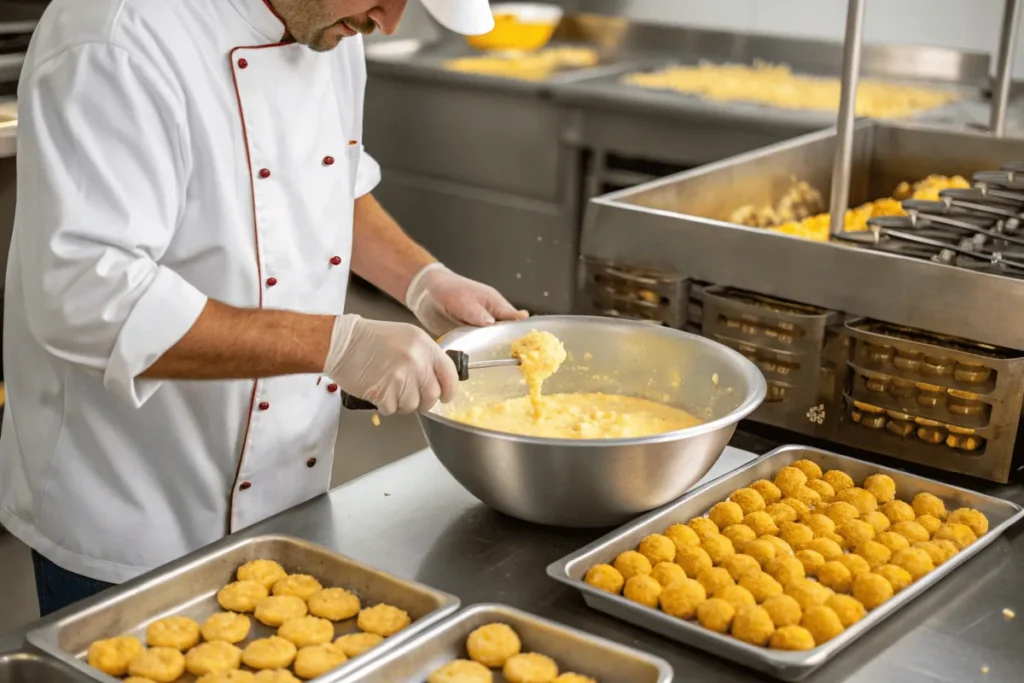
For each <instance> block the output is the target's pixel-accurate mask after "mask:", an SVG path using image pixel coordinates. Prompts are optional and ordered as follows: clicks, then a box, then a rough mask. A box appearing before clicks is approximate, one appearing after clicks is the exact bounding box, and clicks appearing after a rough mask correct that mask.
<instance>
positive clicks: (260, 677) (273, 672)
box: [252, 669, 299, 683]
mask: <svg viewBox="0 0 1024 683" xmlns="http://www.w3.org/2000/svg"><path fill="white" fill-rule="evenodd" d="M252 683H299V679H298V678H296V677H295V675H294V674H293V673H292V672H291V671H289V670H288V669H263V670H262V671H257V672H256V676H254V677H253V679H252Z"/></svg>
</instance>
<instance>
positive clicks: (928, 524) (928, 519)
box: [914, 515, 942, 536]
mask: <svg viewBox="0 0 1024 683" xmlns="http://www.w3.org/2000/svg"><path fill="white" fill-rule="evenodd" d="M914 521H915V522H917V523H918V524H920V525H921V527H922V528H924V530H925V531H927V532H928V535H929V536H934V535H935V532H936V531H938V530H939V527H940V526H942V520H941V519H939V518H938V517H932V516H931V515H921V516H920V517H918V518H917V519H915V520H914Z"/></svg>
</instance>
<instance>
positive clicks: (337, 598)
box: [307, 588, 362, 621]
mask: <svg viewBox="0 0 1024 683" xmlns="http://www.w3.org/2000/svg"><path fill="white" fill-rule="evenodd" d="M307 604H308V605H309V613H310V614H312V615H313V616H315V617H323V618H324V619H330V620H331V621H343V620H345V619H351V618H352V617H354V616H355V615H357V614H359V610H360V609H362V604H360V602H359V598H358V597H356V596H355V594H353V593H350V592H349V591H347V590H345V589H344V588H324V589H323V590H319V591H317V592H316V593H313V594H312V595H311V596H309V600H308V601H307Z"/></svg>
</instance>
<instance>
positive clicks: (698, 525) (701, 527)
mask: <svg viewBox="0 0 1024 683" xmlns="http://www.w3.org/2000/svg"><path fill="white" fill-rule="evenodd" d="M686 526H688V527H690V528H691V529H693V532H694V533H695V534H697V537H698V538H699V539H700V540H702V541H703V540H704V539H705V538H706V537H708V536H713V535H715V534H717V533H719V529H718V525H717V524H715V523H714V522H712V521H711V520H710V519H708V518H707V517H694V518H693V519H691V520H690V521H689V522H687V523H686Z"/></svg>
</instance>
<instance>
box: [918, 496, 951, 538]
mask: <svg viewBox="0 0 1024 683" xmlns="http://www.w3.org/2000/svg"><path fill="white" fill-rule="evenodd" d="M910 507H912V508H913V509H914V514H915V515H916V516H918V517H920V516H921V515H931V516H932V517H937V518H938V519H942V520H944V519H946V514H947V513H946V504H945V503H943V502H942V499H941V498H939V497H938V496H936V495H934V494H931V493H924V492H922V493H919V494H917V495H916V496H914V500H913V501H911V503H910ZM925 540H927V539H925Z"/></svg>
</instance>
